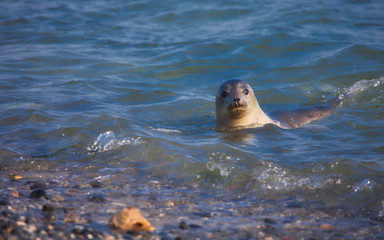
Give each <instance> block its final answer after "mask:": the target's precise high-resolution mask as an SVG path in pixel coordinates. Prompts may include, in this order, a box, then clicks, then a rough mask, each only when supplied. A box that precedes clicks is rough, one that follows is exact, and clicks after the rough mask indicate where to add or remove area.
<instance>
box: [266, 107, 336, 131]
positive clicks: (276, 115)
mask: <svg viewBox="0 0 384 240" xmlns="http://www.w3.org/2000/svg"><path fill="white" fill-rule="evenodd" d="M335 110H336V109H335V107H332V106H328V105H316V106H311V107H303V108H296V109H292V110H287V111H274V112H270V113H268V114H267V115H268V116H269V117H270V118H271V119H272V120H274V121H277V122H279V123H280V127H282V128H288V129H289V128H298V127H301V126H304V125H306V124H308V123H310V122H312V121H314V120H317V119H320V118H323V117H326V116H329V115H331V114H332V113H333V112H334V111H335Z"/></svg>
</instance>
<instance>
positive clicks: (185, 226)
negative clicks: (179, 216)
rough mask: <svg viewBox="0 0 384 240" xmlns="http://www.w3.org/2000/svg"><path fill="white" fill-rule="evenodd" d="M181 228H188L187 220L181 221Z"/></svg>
mask: <svg viewBox="0 0 384 240" xmlns="http://www.w3.org/2000/svg"><path fill="white" fill-rule="evenodd" d="M179 228H180V229H183V230H185V229H188V228H189V226H188V224H187V223H186V222H184V221H181V222H180V224H179Z"/></svg>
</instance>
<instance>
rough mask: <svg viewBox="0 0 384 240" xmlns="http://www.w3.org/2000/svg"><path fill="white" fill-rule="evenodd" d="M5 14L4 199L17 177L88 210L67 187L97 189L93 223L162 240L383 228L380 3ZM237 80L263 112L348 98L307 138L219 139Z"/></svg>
mask: <svg viewBox="0 0 384 240" xmlns="http://www.w3.org/2000/svg"><path fill="white" fill-rule="evenodd" d="M0 7H1V9H3V11H2V13H1V14H0V53H1V54H0V63H1V64H0V92H1V94H0V110H1V115H0V122H1V125H0V128H1V136H0V146H1V147H0V171H1V176H2V177H1V179H2V181H3V183H2V186H3V187H4V188H5V187H6V186H7V184H8V182H7V181H8V180H7V179H6V176H7V175H9V174H14V173H17V174H19V175H21V176H23V177H25V178H26V179H41V180H42V181H53V182H54V183H55V184H56V185H55V184H54V185H53V186H54V187H52V189H50V191H52V192H51V194H53V195H54V194H60V195H64V196H66V198H67V200H68V201H73V204H74V205H82V204H83V203H82V202H83V200H84V197H82V195H81V194H85V193H81V194H80V193H79V196H76V195H75V197H74V196H72V195H71V196H72V197H71V196H70V195H68V196H67V195H66V194H68V189H71V188H72V187H73V186H83V185H84V184H88V183H89V182H91V181H93V180H97V181H99V182H101V183H102V184H103V187H102V188H101V189H96V190H95V189H93V190H92V191H91V190H90V192H93V191H95V192H97V193H98V194H102V195H103V196H105V197H106V198H108V201H109V202H110V203H109V205H107V206H106V207H103V208H102V209H100V208H97V207H95V209H93V208H94V207H93V206H91V203H89V206H84V208H86V209H87V210H88V211H91V212H93V214H94V216H95V218H96V219H98V221H96V222H97V223H99V224H100V225H103V223H104V222H105V221H106V219H107V218H108V216H107V214H106V213H110V212H113V211H114V210H116V209H119V207H121V206H125V205H135V206H137V207H140V208H141V209H143V210H144V211H146V212H147V213H148V214H149V216H150V219H151V220H152V222H154V225H155V227H156V229H157V230H156V231H159V232H161V231H162V230H164V229H167V227H166V226H167V224H174V223H175V222H177V221H178V220H180V219H192V220H193V221H195V222H197V223H199V224H201V225H204V226H206V228H205V230H206V231H208V232H214V233H216V234H218V233H217V232H218V230H217V229H221V230H222V229H223V228H224V229H225V230H226V231H228V233H227V235H225V234H224V233H223V235H220V234H218V235H214V237H215V236H216V237H218V236H220V237H222V238H225V237H228V236H232V237H233V236H237V237H236V238H243V237H244V236H242V235H241V234H240V233H239V232H238V231H237V230H236V229H248V228H252V227H254V226H255V225H257V224H258V221H262V219H263V217H272V218H274V219H275V220H276V221H278V223H279V224H280V225H279V226H278V227H276V229H275V230H271V232H274V233H275V234H277V236H279V234H278V233H279V231H283V233H282V234H286V235H291V236H308V235H306V234H305V233H302V232H301V233H300V234H302V235H300V234H299V233H297V231H296V232H295V231H294V230H292V229H298V227H297V226H296V225H292V226H291V225H289V226H287V224H288V223H287V221H288V220H287V218H289V217H288V216H290V217H291V218H292V219H291V218H289V219H290V221H291V222H290V223H289V224H291V223H292V222H294V221H301V222H307V224H308V225H311V226H312V225H314V226H317V225H316V224H317V223H313V222H311V220H309V218H308V216H311V214H309V213H313V211H321V212H322V213H325V214H328V215H327V217H321V216H323V215H321V214H319V213H317V215H316V214H315V217H316V216H317V217H318V218H321V219H322V220H321V221H320V223H323V222H325V223H327V221H331V222H332V223H334V224H337V225H338V226H340V229H339V228H337V229H336V230H339V235H340V236H341V237H347V238H348V237H352V235H348V234H351V233H350V232H356V234H357V235H353V237H354V238H355V237H358V236H362V237H364V236H367V235H364V234H366V233H364V231H362V230H364V229H365V228H364V227H365V226H367V225H369V224H371V225H372V224H378V226H379V227H382V217H384V213H383V211H384V207H383V201H384V157H383V156H384V155H383V154H384V137H383V127H384V120H383V116H384V115H383V114H384V107H383V103H384V70H383V69H384V44H383V42H384V41H383V40H384V33H383V29H384V18H383V14H382V12H383V11H384V3H383V2H382V1H318V2H310V3H309V2H306V1H289V0H284V1H266V2H264V1H247V2H243V1H220V2H215V3H213V2H210V3H207V2H205V1H194V2H193V3H192V2H188V1H162V2H161V3H160V2H154V1H141V0H140V1H130V2H126V1H108V2H107V1H92V2H86V3H85V2H67V1H50V2H45V1H33V2H31V1H13V2H1V3H0ZM231 78H241V79H244V80H246V81H248V82H249V83H250V84H251V85H252V86H253V88H254V90H255V94H256V95H257V97H258V100H259V102H260V105H261V107H262V108H263V109H264V110H265V111H266V112H269V111H273V110H278V109H289V108H295V107H300V106H308V105H314V104H319V103H324V102H332V101H334V100H335V99H337V98H344V102H343V105H342V107H341V108H339V109H338V111H337V112H336V113H335V114H333V115H331V116H329V117H327V118H325V119H322V120H319V121H316V122H314V123H311V124H309V125H307V126H305V127H303V128H300V129H293V130H284V129H279V128H277V127H274V126H266V127H264V128H258V129H246V130H241V131H236V132H218V131H216V130H215V127H214V123H215V109H214V100H215V99H214V96H215V92H216V89H217V87H218V86H219V85H220V83H221V82H223V81H224V80H227V79H231ZM85 188H86V187H85ZM85 192H86V191H85ZM88 194H89V192H88ZM86 205H87V204H86ZM90 209H91V210H90ZM260 209H262V210H260ZM292 209H300V211H302V212H294V213H291V212H290V211H291V210H292ZM320 215H321V216H320ZM250 216H252V217H250ZM207 219H209V220H207ZM260 219H261V220H260ZM279 221H280V222H279ZM372 221H373V223H372ZM234 223H236V225H238V228H236V229H232V227H233V224H234ZM292 224H293V223H292ZM342 226H352V227H351V229H352V230H351V229H350V230H351V231H349V233H347V232H346V231H343V229H342ZM277 229H284V230H277ZM356 229H357V230H356ZM336 230H335V231H336ZM355 230H356V231H355ZM359 230H361V231H359ZM222 232H225V231H222ZM368 232H369V231H368ZM297 234H299V235H297ZM326 234H329V233H324V232H316V234H315V235H316V236H320V237H321V236H323V237H329V236H328V235H326ZM380 234H382V232H380V233H378V235H374V236H369V237H372V238H374V237H378V238H380V237H382V235H380ZM339 235H338V236H339ZM259 237H260V236H259ZM331 237H332V236H331Z"/></svg>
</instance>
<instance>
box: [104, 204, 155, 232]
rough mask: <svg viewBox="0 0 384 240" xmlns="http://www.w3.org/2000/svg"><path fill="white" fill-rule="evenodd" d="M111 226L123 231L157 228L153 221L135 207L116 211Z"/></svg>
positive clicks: (110, 222)
mask: <svg viewBox="0 0 384 240" xmlns="http://www.w3.org/2000/svg"><path fill="white" fill-rule="evenodd" d="M109 226H111V228H114V229H118V230H122V231H150V232H152V231H153V230H155V228H154V227H152V225H151V223H150V222H149V221H148V220H147V219H146V218H144V217H143V216H142V215H141V213H140V211H139V210H138V209H136V208H134V207H129V208H124V209H123V210H121V211H119V212H118V213H116V214H115V215H114V216H113V217H112V218H111V219H110V221H109Z"/></svg>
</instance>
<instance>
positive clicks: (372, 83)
mask: <svg viewBox="0 0 384 240" xmlns="http://www.w3.org/2000/svg"><path fill="white" fill-rule="evenodd" d="M383 83H384V77H380V78H377V79H372V80H365V79H363V80H360V81H357V82H355V83H354V84H353V85H352V86H350V87H348V88H343V89H339V90H338V92H339V95H338V98H339V99H340V100H342V99H345V98H354V97H356V96H357V95H358V94H360V93H362V92H365V91H367V90H369V89H373V88H377V87H379V86H380V85H382V84H383Z"/></svg>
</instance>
